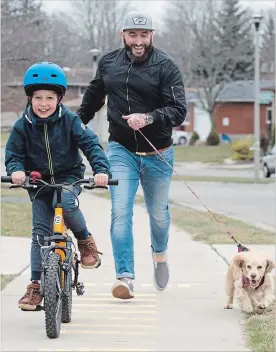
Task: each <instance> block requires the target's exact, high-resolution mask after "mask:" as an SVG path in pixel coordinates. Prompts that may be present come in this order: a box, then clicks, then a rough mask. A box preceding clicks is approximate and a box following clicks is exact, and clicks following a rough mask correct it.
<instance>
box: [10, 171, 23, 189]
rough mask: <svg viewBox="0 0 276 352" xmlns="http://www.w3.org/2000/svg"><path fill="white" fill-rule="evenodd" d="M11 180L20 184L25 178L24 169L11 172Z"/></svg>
mask: <svg viewBox="0 0 276 352" xmlns="http://www.w3.org/2000/svg"><path fill="white" fill-rule="evenodd" d="M11 177H12V182H13V183H14V184H16V185H20V186H22V185H23V184H24V182H25V180H26V174H25V172H24V171H15V172H13V173H12V174H11Z"/></svg>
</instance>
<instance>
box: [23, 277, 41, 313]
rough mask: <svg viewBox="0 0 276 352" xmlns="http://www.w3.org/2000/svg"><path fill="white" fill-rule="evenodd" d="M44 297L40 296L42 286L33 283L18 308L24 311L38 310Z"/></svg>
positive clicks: (28, 287)
mask: <svg viewBox="0 0 276 352" xmlns="http://www.w3.org/2000/svg"><path fill="white" fill-rule="evenodd" d="M42 300H43V297H42V295H41V294H40V284H39V283H35V282H32V283H30V284H29V285H28V286H27V291H26V293H25V294H24V296H23V297H22V298H21V299H20V300H19V302H18V307H19V308H21V309H24V310H36V307H37V306H38V305H40V303H41V302H42Z"/></svg>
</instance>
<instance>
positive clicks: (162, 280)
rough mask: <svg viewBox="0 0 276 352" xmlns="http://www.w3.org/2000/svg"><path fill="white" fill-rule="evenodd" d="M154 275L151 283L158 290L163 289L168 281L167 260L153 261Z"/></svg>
mask: <svg viewBox="0 0 276 352" xmlns="http://www.w3.org/2000/svg"><path fill="white" fill-rule="evenodd" d="M153 265H154V275H153V283H154V286H155V288H156V289H157V290H158V291H164V290H165V289H166V287H167V285H168V282H169V277H170V274H169V267H168V263H167V262H162V263H157V262H153Z"/></svg>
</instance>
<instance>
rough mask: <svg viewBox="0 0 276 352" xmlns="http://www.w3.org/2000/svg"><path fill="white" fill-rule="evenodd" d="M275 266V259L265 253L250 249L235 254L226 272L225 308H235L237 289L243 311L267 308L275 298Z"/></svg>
mask: <svg viewBox="0 0 276 352" xmlns="http://www.w3.org/2000/svg"><path fill="white" fill-rule="evenodd" d="M273 268H274V263H273V261H272V260H270V259H268V258H267V256H266V255H264V254H260V253H256V252H254V251H248V252H241V253H238V254H237V255H235V256H234V258H233V259H232V262H231V263H230V265H229V268H228V271H227V273H226V294H227V296H228V300H227V303H226V305H225V307H224V308H225V309H232V308H233V299H234V291H236V295H237V297H238V299H239V301H240V303H241V308H242V311H244V312H246V313H252V312H254V311H256V310H257V309H259V310H260V309H266V308H267V307H268V306H269V305H270V304H271V303H272V302H273V301H274V298H275V295H274V279H273V276H272V269H273Z"/></svg>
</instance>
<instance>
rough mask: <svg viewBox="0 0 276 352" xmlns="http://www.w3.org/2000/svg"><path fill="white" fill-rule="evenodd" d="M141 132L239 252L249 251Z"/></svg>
mask: <svg viewBox="0 0 276 352" xmlns="http://www.w3.org/2000/svg"><path fill="white" fill-rule="evenodd" d="M138 131H139V132H140V134H141V135H142V136H143V137H144V139H145V140H146V141H147V142H148V143H149V145H150V146H151V147H152V148H153V150H154V151H155V152H156V153H157V154H158V155H159V156H160V157H161V159H162V160H163V161H164V162H165V163H166V164H167V165H168V166H169V168H170V169H172V171H173V172H174V173H175V174H176V175H177V176H178V177H179V178H180V180H181V181H182V182H183V183H184V184H185V186H186V187H187V188H188V189H189V190H190V191H191V192H192V194H193V195H194V196H195V197H196V198H197V199H198V200H199V201H200V203H201V204H202V205H203V206H204V208H205V209H206V210H207V211H208V212H209V214H211V216H212V217H213V218H214V219H215V220H216V221H217V222H218V224H219V225H220V226H221V227H222V229H223V230H224V231H225V232H226V234H227V235H228V236H230V238H231V239H232V240H233V241H234V242H235V244H236V245H237V247H238V252H247V251H249V249H248V248H247V247H245V246H243V245H242V244H241V243H240V242H238V241H237V240H236V239H235V237H234V236H233V235H232V234H231V233H230V231H229V230H228V229H227V228H226V226H225V225H224V224H223V223H222V222H221V221H219V219H218V218H217V217H216V216H215V214H214V213H213V212H212V211H211V210H210V209H209V208H207V206H206V205H205V204H204V203H203V202H202V201H201V199H200V198H199V197H198V195H197V194H196V193H195V192H194V191H193V189H192V188H191V187H190V186H189V185H188V184H187V182H186V181H185V180H184V179H183V177H182V176H181V175H179V174H178V172H177V171H176V170H175V169H174V168H173V167H172V166H171V165H170V164H169V163H168V162H167V160H166V159H165V158H163V156H162V155H161V153H160V152H159V151H158V150H157V149H156V148H155V146H154V145H153V144H152V143H151V141H149V140H148V138H147V137H146V136H145V135H144V134H143V133H142V132H141V131H140V129H138Z"/></svg>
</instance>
